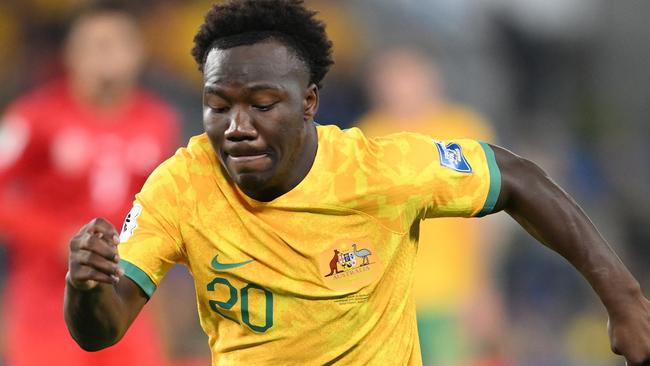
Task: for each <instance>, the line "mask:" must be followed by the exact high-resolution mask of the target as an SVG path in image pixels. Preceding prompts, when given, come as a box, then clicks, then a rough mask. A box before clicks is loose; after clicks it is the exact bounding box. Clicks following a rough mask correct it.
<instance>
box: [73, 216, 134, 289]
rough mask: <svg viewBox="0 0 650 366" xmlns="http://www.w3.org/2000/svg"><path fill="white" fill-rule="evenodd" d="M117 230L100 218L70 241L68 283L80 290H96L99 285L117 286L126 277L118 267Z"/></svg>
mask: <svg viewBox="0 0 650 366" xmlns="http://www.w3.org/2000/svg"><path fill="white" fill-rule="evenodd" d="M119 242H120V240H119V237H118V235H117V231H116V230H115V227H114V226H113V225H112V224H111V223H109V222H108V221H106V220H104V219H101V218H96V219H94V220H92V221H91V222H89V223H88V224H86V225H85V226H84V227H83V228H81V230H80V231H79V232H78V233H77V235H75V236H74V237H73V238H72V240H71V241H70V253H69V256H68V274H67V275H66V276H67V281H68V283H69V284H70V285H71V286H72V287H74V288H76V289H78V290H92V289H94V288H95V287H97V285H98V284H99V283H107V284H116V283H117V282H119V280H120V277H121V276H122V275H123V274H124V270H123V269H121V268H120V267H119V266H118V263H119V260H120V257H119V255H118V253H117V245H118V244H119Z"/></svg>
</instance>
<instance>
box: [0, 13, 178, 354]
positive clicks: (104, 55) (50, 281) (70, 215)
mask: <svg viewBox="0 0 650 366" xmlns="http://www.w3.org/2000/svg"><path fill="white" fill-rule="evenodd" d="M142 53H143V52H142V47H141V42H140V38H139V33H138V30H137V25H136V23H135V19H134V18H133V17H132V16H131V15H129V14H128V13H127V12H126V10H125V9H122V8H119V7H118V6H116V5H114V4H109V3H101V4H99V5H97V4H96V5H93V6H92V7H91V8H88V9H86V11H84V12H82V13H80V15H79V16H78V18H77V19H76V21H75V22H74V23H73V24H72V27H71V30H70V33H69V35H68V38H67V40H66V45H65V51H64V57H65V60H64V61H65V64H66V67H67V70H68V75H67V77H66V78H65V79H62V80H58V81H55V82H52V83H49V84H47V85H44V86H41V87H39V88H38V89H37V90H35V91H32V92H30V93H29V94H27V95H25V96H23V97H21V98H19V99H18V100H16V101H15V102H14V103H12V104H11V105H10V106H9V108H8V109H7V111H6V112H5V113H4V117H3V118H2V122H0V236H3V237H4V238H5V241H6V243H7V245H8V254H9V270H8V278H7V284H6V291H5V294H4V296H3V298H4V315H3V318H4V322H5V327H4V328H5V329H2V330H0V331H2V332H5V335H4V338H5V340H6V342H7V344H6V345H5V347H4V348H5V350H6V355H5V357H6V362H7V364H8V365H16V366H25V365H27V366H31V365H50V366H52V365H66V366H75V365H93V366H102V365H116V364H121V365H161V364H162V365H164V364H165V360H164V357H163V356H162V354H163V352H162V351H161V348H160V344H159V342H158V340H157V337H156V335H155V333H154V332H153V329H152V327H151V324H150V319H148V318H146V317H145V318H143V319H139V320H138V321H136V323H137V325H136V326H135V327H134V328H132V329H131V330H130V331H129V334H127V335H126V336H125V338H124V340H123V341H122V342H120V344H118V345H116V346H114V347H111V348H109V349H107V350H104V351H100V352H97V353H87V352H84V351H83V350H81V349H80V348H79V347H78V346H77V345H76V344H75V342H74V341H73V339H72V338H71V337H70V336H69V334H68V331H67V329H66V326H65V323H64V320H63V297H62V294H63V290H64V282H65V281H63V280H62V279H63V278H64V277H65V273H66V269H67V248H68V239H69V237H70V236H71V234H73V233H74V232H75V231H76V229H75V228H77V227H79V226H81V224H82V223H83V222H84V221H86V219H87V218H88V217H92V216H103V217H106V218H107V219H109V220H110V221H111V222H113V223H114V224H118V225H119V224H120V223H121V222H122V220H123V219H124V217H123V215H124V213H125V212H128V211H129V208H130V206H131V203H132V199H133V196H134V194H135V193H136V192H137V191H138V190H139V189H140V187H141V186H142V184H143V183H144V180H145V178H146V177H147V176H148V175H149V173H150V172H151V170H152V169H153V168H154V167H155V166H157V165H158V164H159V163H160V162H161V160H162V159H163V158H165V157H166V156H169V155H170V154H171V152H172V149H173V148H174V147H175V146H176V142H177V139H178V123H177V120H176V116H175V114H174V112H173V111H172V109H171V108H170V107H169V106H167V105H166V104H165V103H164V102H162V101H161V100H159V99H157V98H156V97H155V96H153V95H151V94H149V93H147V92H145V91H143V90H140V89H138V88H137V87H136V86H135V83H136V78H137V74H138V71H139V68H140V64H141V59H142Z"/></svg>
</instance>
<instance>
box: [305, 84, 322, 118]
mask: <svg viewBox="0 0 650 366" xmlns="http://www.w3.org/2000/svg"><path fill="white" fill-rule="evenodd" d="M318 96H319V95H318V87H317V86H316V84H311V85H309V86H308V87H307V93H306V95H305V99H304V100H303V119H304V120H305V121H311V120H313V119H314V116H316V112H318Z"/></svg>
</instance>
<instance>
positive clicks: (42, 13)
mask: <svg viewBox="0 0 650 366" xmlns="http://www.w3.org/2000/svg"><path fill="white" fill-rule="evenodd" d="M87 2H88V0H63V1H62V0H3V1H2V2H0V85H2V88H0V115H3V116H4V117H3V120H2V121H0V131H4V134H3V133H2V132H0V238H2V239H0V240H1V241H2V242H3V243H5V244H4V245H3V246H0V252H1V253H2V254H1V257H2V262H1V264H0V278H1V279H2V287H1V288H2V291H1V292H0V297H1V300H2V301H0V304H6V303H8V302H11V301H9V300H12V296H19V295H18V292H17V291H16V290H15V289H12V288H11V286H15V284H14V282H12V281H11V278H12V274H13V273H14V272H20V268H18V266H20V265H22V263H25V262H29V260H25V258H24V257H25V253H24V252H25V248H24V247H23V248H22V252H21V249H20V245H17V244H16V242H18V240H16V239H15V236H14V233H13V229H12V228H15V227H16V226H15V223H13V224H12V221H11V220H9V219H5V220H4V221H3V220H2V217H3V214H2V211H3V206H4V209H5V210H7V208H8V207H19V206H20V204H18V206H12V205H14V204H15V203H16V202H13V201H12V202H10V201H9V199H10V198H11V197H13V196H11V194H9V193H7V191H11V190H16V189H17V188H16V185H18V186H19V187H18V190H19V191H20V189H21V188H20V187H21V184H22V181H16V180H15V179H13V180H12V177H13V178H16V177H18V175H16V174H17V173H15V171H13V170H11V169H12V168H11V164H12V163H15V162H16V161H18V160H19V157H17V156H13V155H12V156H10V154H14V155H15V151H19V150H20V148H19V147H16V146H17V143H16V141H17V140H16V139H17V136H18V137H20V136H23V135H24V134H23V135H21V133H20V131H22V130H20V129H19V128H17V127H16V126H20V124H17V123H15V122H14V123H13V124H11V126H13V127H12V128H13V130H12V129H8V128H7V127H6V126H7V125H10V123H9V122H7V121H9V120H11V117H12V116H13V114H12V113H13V112H12V111H16V110H18V111H20V108H21V105H23V104H24V103H25V102H24V100H25V96H27V99H29V98H30V95H32V94H31V93H32V91H34V90H39V88H42V87H43V86H44V85H45V84H47V83H49V80H58V79H61V78H66V77H67V78H70V74H71V70H72V69H73V68H71V65H70V62H67V61H66V54H67V53H66V52H70V51H69V48H70V47H68V48H66V47H64V45H65V44H66V43H65V40H66V34H67V30H68V28H69V26H70V20H71V17H72V16H73V14H74V12H75V9H76V8H77V7H79V6H80V5H83V4H84V3H87ZM211 3H212V2H211V1H198V0H197V1H185V0H184V1H180V0H157V1H153V0H142V1H138V2H137V3H136V2H133V4H132V5H130V6H131V8H132V11H133V12H134V14H135V15H136V17H137V18H136V20H137V24H138V26H139V32H140V34H141V37H142V38H141V41H139V42H140V46H141V47H142V54H143V55H144V56H143V58H142V60H141V61H138V62H141V63H140V64H139V65H140V66H139V67H138V68H137V73H136V72H135V71H133V75H132V76H133V77H134V78H136V79H137V81H138V83H139V85H140V87H139V88H141V89H143V90H148V91H149V92H150V93H151V94H152V95H156V96H157V97H156V98H159V99H156V100H159V101H160V103H165V105H166V107H165V108H169V115H171V116H173V118H172V117H170V119H174V120H176V122H173V123H171V125H174V123H176V126H177V128H180V130H176V131H177V132H174V133H171V132H170V133H169V134H170V136H172V137H168V138H167V140H169V141H173V144H174V146H182V145H184V144H185V143H186V141H187V139H188V137H189V136H192V135H195V134H198V133H201V132H202V125H201V74H200V73H199V71H197V69H196V66H195V64H194V61H193V60H192V58H191V56H190V54H189V52H190V49H191V48H192V38H193V36H194V34H195V32H196V31H197V29H198V26H199V25H200V24H201V22H202V18H203V15H204V14H205V12H206V11H207V10H208V9H209V6H210V5H211ZM307 3H308V4H309V5H310V6H312V7H313V8H315V9H317V10H319V11H320V14H321V15H320V17H321V19H323V20H324V21H325V22H326V23H327V25H328V27H327V29H328V33H329V35H330V37H331V38H332V40H333V42H334V56H335V60H336V65H335V66H334V67H333V69H332V71H331V72H330V74H329V75H328V76H327V77H326V79H325V82H324V89H323V90H322V93H321V105H320V110H319V113H318V116H317V121H318V122H319V123H321V124H337V125H339V126H341V127H344V128H348V127H352V126H357V125H358V126H360V128H362V129H363V130H364V131H366V133H367V134H369V135H376V134H385V133H390V132H393V131H400V130H411V131H417V132H421V133H427V134H430V135H432V136H434V137H437V138H440V139H451V138H459V137H471V138H477V139H482V140H486V141H490V142H494V143H497V144H499V145H502V146H504V147H506V148H508V149H511V150H513V151H514V152H516V153H518V154H520V155H523V156H525V157H528V158H530V159H532V160H533V161H535V162H537V163H538V164H539V165H541V166H542V167H543V168H544V169H545V170H546V171H547V172H548V173H549V175H550V176H552V177H553V178H554V180H556V181H557V182H558V183H559V184H560V185H561V186H562V187H564V188H565V189H566V190H567V191H568V192H569V193H570V194H571V195H572V196H573V197H574V198H575V199H576V200H577V201H578V203H579V204H580V205H582V207H583V208H584V209H585V210H586V211H587V213H588V214H589V215H590V217H591V218H592V220H593V221H594V222H595V223H596V226H597V227H598V228H599V229H600V231H601V232H602V234H603V235H604V236H605V237H606V238H607V239H608V240H609V242H610V243H611V244H612V246H614V247H615V249H616V251H617V252H618V253H619V254H620V255H621V257H622V258H623V260H624V261H625V262H626V263H627V264H628V266H629V267H630V269H631V270H632V272H633V273H634V274H635V275H636V276H637V278H638V279H639V280H640V281H641V283H642V287H643V288H644V289H645V293H646V294H650V267H649V266H648V265H647V261H648V259H650V245H648V243H650V225H648V217H650V143H648V138H649V137H650V121H649V120H648V118H649V117H648V116H650V67H648V65H650V46H649V45H650V23H649V22H648V21H647V15H648V14H650V2H648V1H644V0H624V1H617V2H611V1H606V0H483V1H478V0H417V1H416V0H390V1H389V0H344V1H343V0H341V1H335V0H327V1H325V0H323V1H317V0H309V1H307ZM136 32H137V31H136ZM127 38H128V37H127ZM138 39H139V38H138ZM131 40H132V39H131ZM68 41H70V39H68ZM68 46H69V43H68ZM140 46H138V47H140ZM65 50H68V51H65ZM97 52H99V54H100V55H101V52H103V50H102V49H101V48H100V49H99V50H98V51H97ZM82 68H83V67H82ZM99 87H100V88H101V87H102V86H101V85H100V86H99ZM104 87H109V86H106V85H105V86H104ZM109 94H110V93H109ZM102 95H103V94H102ZM111 95H112V94H111ZM45 99H46V100H47V99H48V98H47V94H46V97H45ZM109 99H110V98H109ZM102 100H104V99H102ZM100 104H101V103H100ZM38 106H39V104H38V103H36V106H35V107H36V109H38ZM100 109H102V108H100ZM104 109H106V108H104ZM39 123H40V122H39ZM89 123H92V121H91V122H89ZM3 126H4V130H3ZM48 126H49V127H48V128H49V129H48V130H47V131H50V132H51V131H56V130H57V126H56V125H52V123H49V124H48ZM7 130H10V131H9V132H7ZM16 131H18V132H16ZM171 131H174V127H171ZM178 131H180V133H178ZM23 137H24V136H23ZM161 143H162V142H161ZM165 143H167V142H165ZM170 143H171V142H170ZM18 145H20V144H18ZM59 145H60V144H59ZM75 146H76V145H75V144H64V145H63V147H61V146H59V147H58V148H59V149H62V150H61V151H59V155H61V154H63V155H62V156H67V155H66V153H69V154H68V155H70V154H73V155H74V153H76V152H78V151H79V150H78V149H77V150H75ZM71 151H72V152H71ZM170 151H171V150H170ZM2 154H4V156H2ZM160 158H164V157H162V156H161V157H160ZM34 159H36V160H38V157H36V158H34ZM25 164H26V163H25ZM3 169H4V171H3ZM34 169H38V168H34ZM23 170H24V169H23ZM3 174H4V176H3ZM33 175H34V174H32V175H29V174H23V175H20V179H25V180H28V179H39V178H34V177H33ZM16 179H17V178H16ZM29 184H30V183H29V182H27V181H25V185H26V186H29ZM3 190H4V191H3ZM3 192H4V193H3ZM7 197H9V198H7ZM37 206H38V205H36V209H38V207H37ZM127 211H128V209H127ZM125 214H126V211H124V212H123V214H122V215H125ZM8 215H9V214H8V213H6V212H5V218H6V216H8ZM88 218H90V217H88ZM19 219H21V220H23V221H27V220H30V217H19ZM45 220H47V218H45ZM434 221H435V222H433V223H432V224H430V225H431V226H423V228H422V240H421V243H420V251H421V255H420V259H419V261H420V263H419V265H418V268H417V269H416V270H417V271H418V272H419V275H418V278H419V280H418V283H416V289H415V293H416V296H417V298H418V304H419V331H420V337H421V342H422V349H423V356H424V362H425V365H454V366H460V365H467V366H478V365H482V366H487V365H493V366H496V365H522V366H546V365H549V366H551V365H558V366H560V365H561V366H565V365H566V366H581V365H591V366H593V365H602V366H606V365H620V364H622V361H621V360H620V359H618V358H616V357H615V356H613V355H612V354H611V352H610V351H609V345H608V340H607V333H606V319H607V318H606V313H605V311H604V309H603V307H602V305H601V304H600V303H599V301H598V299H597V298H596V296H595V295H594V294H593V293H592V291H591V290H590V288H589V287H588V285H587V284H586V283H585V282H584V281H583V280H582V279H581V278H580V277H579V276H578V275H577V274H576V273H575V271H574V270H573V269H572V268H571V267H570V266H569V265H568V264H567V263H566V262H565V261H564V260H563V259H562V258H560V257H559V256H557V255H554V254H553V253H551V252H550V251H549V250H547V249H545V248H544V247H542V246H541V245H539V244H537V243H536V242H535V241H534V240H533V239H531V238H529V237H528V235H527V234H526V233H525V232H524V231H523V230H522V229H520V228H519V227H518V226H516V225H515V224H514V221H512V220H511V219H509V218H508V217H507V215H505V214H500V215H496V216H495V217H489V218H487V219H484V220H480V221H478V220H449V221H445V220H434ZM114 224H115V225H116V226H117V227H119V226H120V224H121V222H119V221H117V222H114ZM3 225H4V226H3ZM31 230H36V231H38V230H39V228H38V227H32V228H31ZM25 240H27V239H25ZM58 244H60V247H61V249H60V250H61V251H62V252H64V251H65V248H66V243H65V242H64V241H62V242H61V243H58ZM58 244H57V245H58ZM17 252H18V253H20V254H19V255H17V254H15V253H17ZM28 253H33V256H35V257H37V256H39V255H40V253H41V251H40V249H39V248H38V247H30V248H29V252H28ZM19 257H20V258H19ZM17 258H18V259H17ZM63 263H64V262H63ZM425 267H426V268H425ZM432 269H433V270H432ZM63 273H64V272H63ZM39 276H48V273H47V272H42V273H40V274H39ZM54 276H59V277H56V278H55V279H56V280H57V281H59V282H61V283H63V277H62V276H60V274H59V272H58V271H57V272H56V274H54ZM28 279H31V281H37V278H35V277H31V278H28ZM28 283H29V282H28ZM12 284H14V285H12ZM35 301H38V300H35ZM15 302H16V301H14V303H15ZM0 306H2V305H0ZM12 306H21V305H20V302H18V304H13V305H12ZM148 307H149V308H150V309H151V313H152V317H153V318H154V319H156V320H155V322H154V323H155V324H154V325H153V327H154V329H155V331H153V332H152V333H151V339H150V340H149V339H148V340H147V342H150V344H151V345H153V344H157V346H156V347H159V349H160V353H162V354H163V356H164V357H165V358H166V359H167V360H168V362H169V364H170V365H208V364H209V358H208V357H209V352H208V345H207V338H206V337H205V336H204V335H203V334H202V332H201V330H200V327H199V324H198V318H197V315H196V303H195V298H194V289H193V284H192V282H191V280H190V278H189V275H188V274H187V272H186V271H185V270H184V269H183V268H180V267H179V268H174V269H173V270H172V271H171V272H170V274H169V275H168V276H167V278H166V279H165V281H164V282H163V284H162V286H161V287H160V288H159V289H158V291H157V292H156V295H155V296H154V297H153V299H152V301H151V303H150V304H149V306H148ZM2 314H3V315H2V317H1V318H0V365H8V366H14V365H20V364H19V363H17V362H16V363H11V362H9V361H6V360H10V359H11V357H12V356H11V353H12V352H29V350H16V349H12V348H11V347H17V346H15V345H13V343H11V340H12V338H13V337H14V336H15V334H12V333H11V332H9V331H7V329H8V327H7V326H6V324H8V323H11V319H9V318H11V317H12V312H10V311H6V309H5V311H4V312H3V313H2ZM34 342H36V341H34ZM39 342H40V341H39ZM43 342H47V340H43ZM8 345H11V346H8ZM156 349H158V348H156ZM53 357H55V356H53ZM3 360H5V361H3ZM51 361H52V362H50V364H61V365H64V364H68V363H66V362H65V360H60V362H59V363H57V362H58V361H59V360H55V359H52V360H51ZM3 362H4V363H3Z"/></svg>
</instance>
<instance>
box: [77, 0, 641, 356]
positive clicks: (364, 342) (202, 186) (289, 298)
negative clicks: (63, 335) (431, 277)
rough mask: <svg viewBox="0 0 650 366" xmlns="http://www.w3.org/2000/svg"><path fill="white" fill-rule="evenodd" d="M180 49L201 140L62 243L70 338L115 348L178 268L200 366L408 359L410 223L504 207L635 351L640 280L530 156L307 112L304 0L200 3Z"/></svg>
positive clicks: (322, 57) (319, 58)
mask: <svg viewBox="0 0 650 366" xmlns="http://www.w3.org/2000/svg"><path fill="white" fill-rule="evenodd" d="M193 55H194V57H195V59H196V61H197V62H198V64H199V66H200V69H201V70H202V72H203V76H204V93H203V110H204V120H203V123H204V127H205V131H206V132H205V134H203V135H200V136H197V137H194V138H193V139H191V140H190V142H189V145H188V147H187V148H184V149H180V150H179V151H178V152H177V153H176V154H175V155H174V156H173V157H172V158H170V159H169V160H167V161H166V162H165V163H163V164H162V165H160V166H159V167H158V168H157V169H156V170H155V171H154V172H153V173H152V175H151V176H150V177H149V179H148V180H147V182H146V183H145V185H144V187H143V188H142V190H141V192H140V193H139V194H138V195H136V200H135V203H134V205H133V208H132V209H131V211H130V213H129V214H128V216H127V219H126V222H125V224H124V226H123V227H122V231H121V234H119V236H118V233H117V231H116V230H115V228H114V227H113V226H112V225H110V224H109V223H108V222H107V221H105V220H103V219H94V220H92V221H91V222H90V223H88V224H87V225H85V226H84V227H83V228H81V230H80V231H79V233H78V234H77V235H76V236H75V237H74V238H73V239H72V240H71V242H70V256H69V273H68V275H67V277H66V292H65V319H66V322H67V324H68V327H69V330H70V333H71V335H72V336H73V338H74V339H75V340H76V341H77V342H78V343H79V344H80V346H81V347H82V348H84V349H86V350H98V349H102V348H105V347H108V346H110V345H112V344H114V343H116V342H118V341H119V340H120V338H121V337H122V336H123V335H124V334H125V333H126V331H127V329H128V328H129V324H130V323H131V322H132V321H133V319H135V318H136V317H137V315H138V313H139V312H140V310H141V309H142V307H143V306H144V305H145V303H146V302H147V300H148V299H149V298H150V297H151V296H152V295H153V293H154V292H155V290H156V287H157V286H158V284H159V283H160V281H161V280H162V278H163V277H164V275H165V273H166V271H167V270H168V269H169V268H170V266H171V265H172V264H174V263H183V264H185V265H187V266H188V267H189V268H190V270H191V273H192V275H193V277H194V281H195V285H196V291H197V302H198V307H199V313H200V317H201V325H202V327H203V329H204V330H205V332H206V333H207V335H208V337H209V346H210V348H211V351H212V358H213V361H212V362H213V364H214V365H225V364H243V363H247V364H254V365H263V364H266V365H283V364H298V365H316V364H334V363H340V364H353V365H367V364H375V365H388V364H393V365H406V364H414V365H417V364H420V363H421V358H420V350H419V344H418V337H417V329H416V316H415V303H414V300H413V296H412V294H411V284H412V283H413V264H414V262H415V255H416V243H417V240H418V239H417V232H418V231H417V227H418V224H419V222H420V220H422V219H425V218H431V217H440V216H467V217H472V216H475V217H480V216H484V215H487V214H491V213H495V212H498V211H504V210H505V211H506V212H508V213H509V214H510V215H511V216H513V217H514V218H515V219H516V220H517V221H518V222H520V223H521V225H522V226H524V227H525V228H526V229H527V230H528V231H529V232H530V233H531V234H533V235H534V236H535V237H537V238H538V239H539V240H540V241H542V242H543V243H545V244H546V245H548V246H549V247H550V248H552V249H554V250H555V251H557V252H558V253H560V254H561V255H563V256H564V257H566V258H567V259H568V260H569V261H570V262H571V263H572V264H573V265H574V266H575V267H576V268H577V269H578V270H579V271H580V272H581V273H582V274H583V275H584V276H585V278H586V279H587V280H588V281H589V283H590V284H591V285H592V286H593V288H594V290H595V291H596V293H597V294H598V295H599V296H600V299H601V300H602V302H603V304H604V305H605V307H606V308H607V310H608V312H609V316H610V318H609V320H610V332H611V339H612V346H613V348H614V349H615V351H616V352H619V353H621V354H623V355H624V356H625V358H626V360H627V361H628V363H629V364H630V365H642V364H643V363H644V362H646V361H650V320H649V315H650V313H649V311H648V301H647V300H646V299H645V297H644V296H643V295H642V293H641V290H640V286H639V284H638V282H637V281H636V280H635V279H634V278H633V277H632V275H631V274H630V273H629V272H628V270H627V269H626V268H625V266H624V265H623V264H622V263H621V261H620V260H619V259H618V257H617V256H616V255H615V254H614V253H613V252H612V250H611V249H610V247H609V246H608V245H607V243H606V242H605V240H604V239H603V238H602V237H601V236H600V235H599V233H598V231H597V230H596V229H595V228H594V226H593V225H592V224H591V222H590V221H589V219H588V218H587V217H586V215H585V214H584V213H583V212H582V211H581V210H580V208H579V207H578V206H577V205H576V204H575V203H574V201H573V200H572V199H571V198H569V197H568V196H567V195H566V193H564V192H563V191H562V190H561V189H560V188H559V187H557V186H556V185H555V184H554V183H553V182H552V181H551V180H550V179H549V178H548V177H547V176H546V175H545V174H544V172H542V171H541V170H540V169H539V168H538V167H537V166H536V165H535V164H533V163H532V162H530V161H528V160H526V159H524V158H521V157H519V156H516V155H514V154H513V153H510V152H508V151H506V150H504V149H502V148H499V147H496V146H492V145H488V144H484V143H480V142H477V141H474V140H455V141H444V142H443V141H438V140H435V139H432V138H431V137H428V136H424V135H418V134H411V133H402V134H397V135H390V136H387V137H383V138H375V139H368V138H366V137H365V136H364V135H363V133H361V131H360V130H358V129H355V128H353V129H349V130H346V131H341V130H340V129H338V128H337V127H334V126H319V125H317V124H316V123H315V122H314V120H313V117H314V115H315V113H316V110H317V108H318V93H319V88H320V86H321V82H322V80H323V77H324V76H325V74H326V72H327V70H328V68H329V66H330V65H331V64H332V60H331V42H329V40H328V39H327V37H326V35H325V29H324V24H322V23H321V22H319V21H317V20H316V19H315V18H314V13H313V12H311V11H309V10H307V9H305V8H304V7H303V4H302V1H299V0H274V1H260V0H239V1H237V0H235V1H231V2H228V3H226V4H224V5H215V6H214V7H213V8H212V9H211V10H210V11H209V13H208V14H207V16H206V18H205V23H204V24H203V25H202V26H201V28H200V30H199V32H198V34H197V35H196V37H195V48H194V50H193ZM118 243H120V244H119V245H118ZM118 247H119V249H118ZM170 316H173V314H170Z"/></svg>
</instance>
